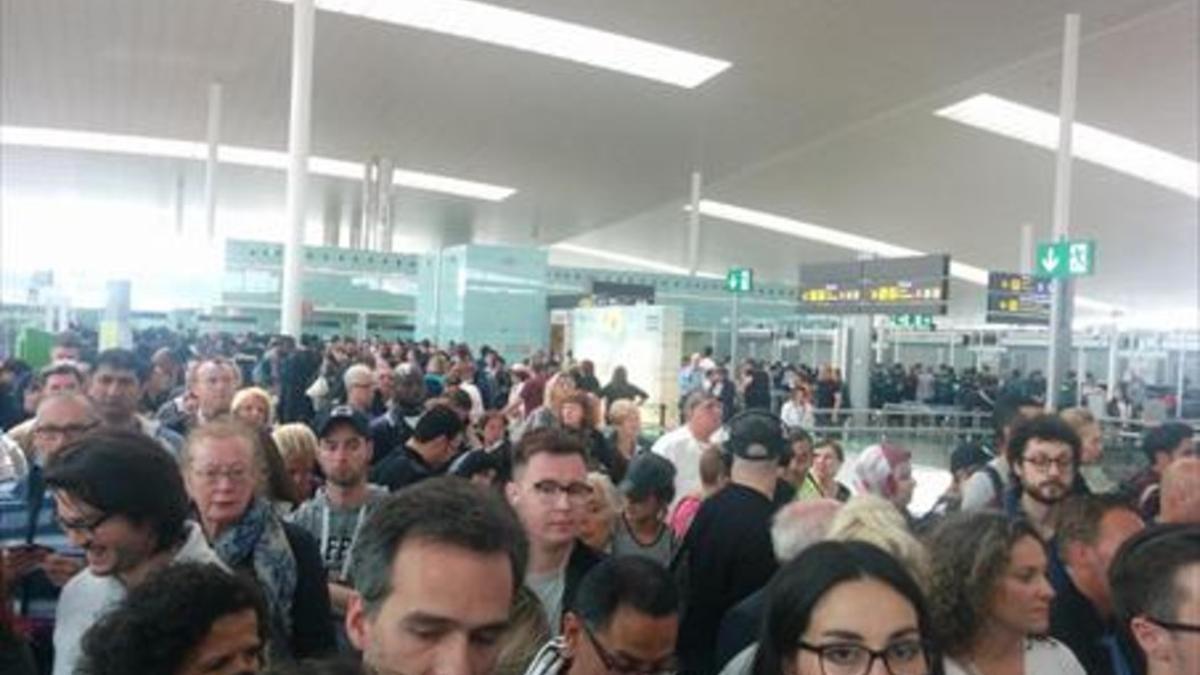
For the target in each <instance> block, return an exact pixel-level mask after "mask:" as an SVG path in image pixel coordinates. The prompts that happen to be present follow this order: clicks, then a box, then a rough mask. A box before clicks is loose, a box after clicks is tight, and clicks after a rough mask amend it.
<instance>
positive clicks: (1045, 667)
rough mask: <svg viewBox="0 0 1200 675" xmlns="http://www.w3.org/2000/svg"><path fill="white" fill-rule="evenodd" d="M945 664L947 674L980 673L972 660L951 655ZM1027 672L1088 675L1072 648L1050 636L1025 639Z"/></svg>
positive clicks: (1049, 674) (964, 674)
mask: <svg viewBox="0 0 1200 675" xmlns="http://www.w3.org/2000/svg"><path fill="white" fill-rule="evenodd" d="M944 665H945V666H946V675H980V673H979V671H978V670H976V669H975V668H974V667H972V666H971V664H970V662H968V663H966V664H963V663H959V662H958V661H955V660H954V659H952V658H950V657H949V656H947V657H946V659H945V661H944ZM1025 672H1027V673H1030V674H1031V675H1033V674H1035V673H1036V675H1087V671H1085V670H1084V669H1083V666H1081V665H1080V664H1079V659H1077V658H1075V654H1074V653H1073V652H1072V651H1071V649H1070V648H1069V647H1067V646H1066V645H1064V644H1063V643H1061V642H1059V641H1058V640H1055V639H1054V638H1050V637H1048V638H1037V639H1029V640H1026V641H1025Z"/></svg>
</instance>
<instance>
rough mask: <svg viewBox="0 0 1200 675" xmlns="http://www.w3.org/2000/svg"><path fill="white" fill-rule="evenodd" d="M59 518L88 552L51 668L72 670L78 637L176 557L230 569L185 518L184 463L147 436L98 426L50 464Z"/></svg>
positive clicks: (69, 596)
mask: <svg viewBox="0 0 1200 675" xmlns="http://www.w3.org/2000/svg"><path fill="white" fill-rule="evenodd" d="M46 486H47V487H49V488H50V489H51V490H53V491H54V501H55V506H56V509H55V510H56V512H57V514H58V522H59V524H60V525H62V528H63V529H64V530H66V532H67V536H68V537H70V539H71V543H73V544H75V545H76V546H79V547H80V548H82V549H83V550H84V551H85V552H86V556H87V567H86V568H85V569H84V570H83V571H82V572H80V573H79V574H76V575H75V576H74V577H73V578H72V579H71V581H69V582H67V585H66V586H65V587H64V588H63V591H62V595H61V596H60V597H59V601H58V615H57V622H56V624H55V627H54V651H55V657H54V672H55V674H56V675H67V674H69V673H74V672H75V667H76V665H77V662H78V660H79V654H80V639H81V638H82V637H83V634H84V633H85V632H87V629H88V628H90V627H91V626H92V624H94V623H95V622H96V620H97V619H98V618H100V616H102V615H103V614H104V613H106V612H107V611H108V610H109V609H111V607H112V606H113V605H115V604H116V603H118V602H119V601H120V600H121V599H122V598H124V597H125V595H126V594H127V593H128V592H129V589H131V588H133V587H135V586H137V585H138V584H141V583H142V582H143V581H145V580H146V578H147V577H148V576H149V575H150V574H152V573H153V572H155V571H157V570H160V569H162V568H164V567H166V566H168V565H171V564H174V563H177V562H199V563H211V564H214V565H217V566H220V567H222V568H224V567H225V565H224V563H222V562H221V560H220V558H218V557H217V555H216V553H214V552H213V551H212V549H211V548H209V546H208V543H207V542H206V541H205V538H204V532H203V531H202V530H201V529H200V526H199V525H197V524H196V523H194V522H191V521H189V520H187V513H188V503H187V494H186V493H185V492H184V488H183V477H182V476H181V475H180V472H179V465H178V464H177V463H176V462H175V459H174V458H173V457H171V456H170V455H169V454H167V452H166V451H165V450H163V449H162V447H161V446H159V444H158V443H157V442H156V441H154V440H153V439H151V438H150V437H148V436H146V435H144V434H141V433H137V432H130V431H109V430H105V431H99V432H93V433H92V434H89V435H87V436H84V437H83V438H82V439H81V440H80V441H78V442H77V443H76V444H75V445H73V446H71V447H69V448H66V449H65V450H63V451H62V452H61V453H59V454H58V455H56V456H55V457H54V459H53V461H51V462H50V464H49V466H48V467H47V469H46Z"/></svg>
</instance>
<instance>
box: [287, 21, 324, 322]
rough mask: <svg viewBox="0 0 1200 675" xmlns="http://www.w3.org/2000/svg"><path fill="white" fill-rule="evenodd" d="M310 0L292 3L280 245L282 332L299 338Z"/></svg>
mask: <svg viewBox="0 0 1200 675" xmlns="http://www.w3.org/2000/svg"><path fill="white" fill-rule="evenodd" d="M315 18H316V8H315V7H314V6H313V0H295V2H294V3H292V102H291V114H290V116H289V119H288V174H287V238H286V239H285V242H286V243H285V244H284V248H283V316H282V317H281V321H280V328H281V329H282V332H283V333H284V334H285V335H291V336H292V337H296V338H299V337H300V323H301V315H300V303H301V302H302V298H301V295H300V277H301V273H302V268H301V265H302V263H303V260H304V251H303V250H302V249H303V246H304V216H305V214H306V212H307V208H306V207H307V205H308V145H309V137H310V134H311V129H310V128H309V127H310V122H311V120H310V117H311V113H312V61H313V22H314V20H315Z"/></svg>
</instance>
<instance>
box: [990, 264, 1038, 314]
mask: <svg viewBox="0 0 1200 675" xmlns="http://www.w3.org/2000/svg"><path fill="white" fill-rule="evenodd" d="M1050 284H1051V282H1050V280H1049V279H1044V278H1039V277H1035V276H1032V275H1029V274H1013V273H1010V272H989V273H988V293H987V322H988V323H1007V324H1021V325H1031V326H1049V325H1050V291H1051V289H1050Z"/></svg>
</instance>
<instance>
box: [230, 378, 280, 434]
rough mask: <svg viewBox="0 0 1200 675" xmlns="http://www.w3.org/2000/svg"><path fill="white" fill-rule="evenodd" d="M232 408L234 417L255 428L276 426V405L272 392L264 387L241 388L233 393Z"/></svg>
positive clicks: (268, 428)
mask: <svg viewBox="0 0 1200 675" xmlns="http://www.w3.org/2000/svg"><path fill="white" fill-rule="evenodd" d="M231 409H232V411H233V416H234V417H236V418H238V419H239V420H241V421H242V422H245V423H246V424H248V425H250V426H251V427H252V428H254V429H267V430H268V431H269V430H270V429H271V427H273V426H275V406H273V405H272V404H271V394H270V393H269V392H268V391H267V390H266V389H263V388H262V387H246V388H245V389H241V390H239V391H238V392H237V393H236V394H234V395H233V405H232V406H231Z"/></svg>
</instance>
